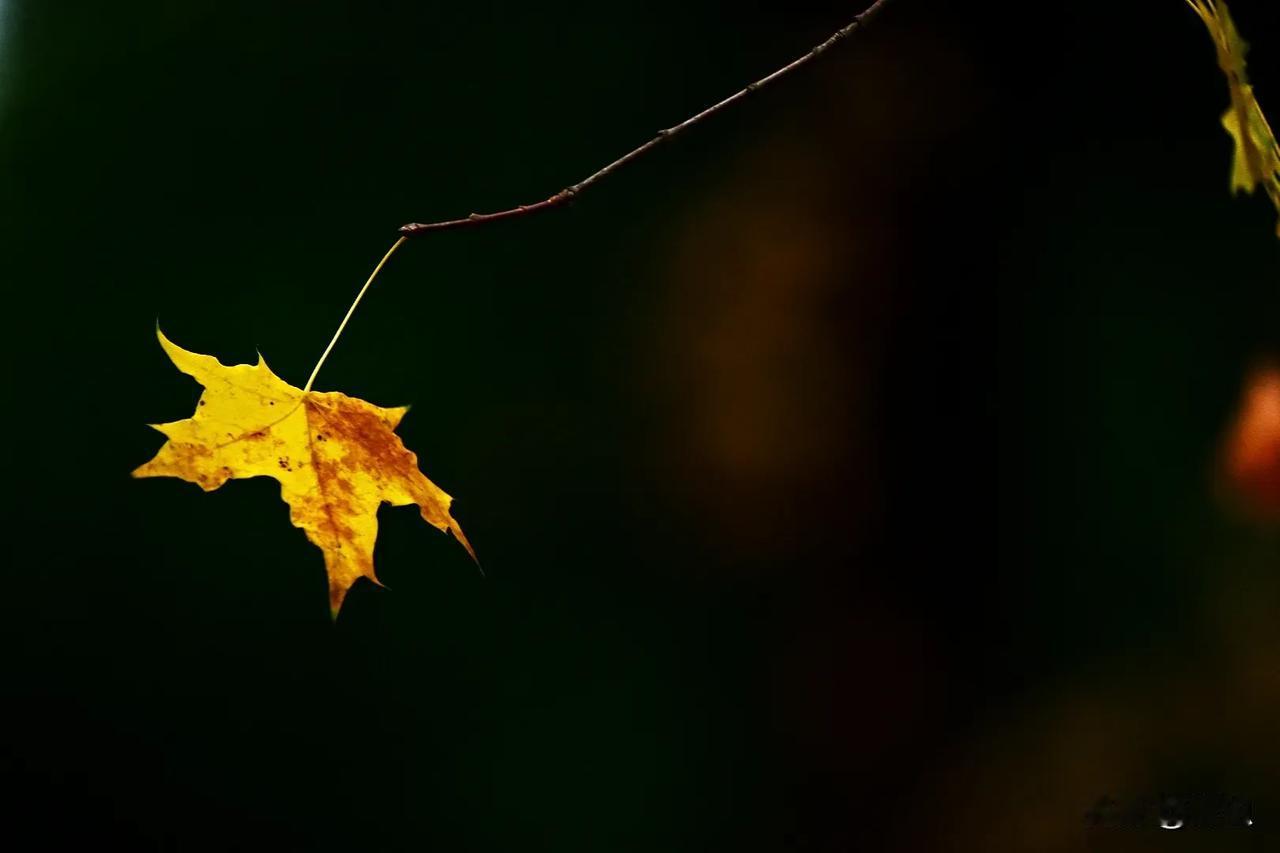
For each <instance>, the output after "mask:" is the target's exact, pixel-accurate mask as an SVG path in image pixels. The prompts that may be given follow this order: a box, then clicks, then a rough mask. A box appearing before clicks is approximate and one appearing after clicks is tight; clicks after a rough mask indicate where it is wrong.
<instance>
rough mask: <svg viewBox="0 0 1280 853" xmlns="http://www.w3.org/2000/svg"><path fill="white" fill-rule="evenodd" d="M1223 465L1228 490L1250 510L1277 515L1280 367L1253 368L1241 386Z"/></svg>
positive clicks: (1279, 500)
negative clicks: (1239, 405) (1237, 407)
mask: <svg viewBox="0 0 1280 853" xmlns="http://www.w3.org/2000/svg"><path fill="white" fill-rule="evenodd" d="M1225 464H1226V474H1227V478H1228V481H1229V482H1230V484H1231V487H1232V489H1233V490H1234V491H1235V492H1236V493H1237V494H1239V495H1240V496H1241V497H1243V498H1244V499H1245V500H1246V501H1247V502H1248V504H1249V506H1250V508H1251V509H1254V510H1258V511H1261V512H1263V513H1266V514H1268V515H1280V367H1277V366H1274V365H1273V366H1268V367H1265V368H1262V369H1260V370H1257V371H1255V372H1254V374H1253V375H1252V376H1251V377H1250V378H1249V381H1248V382H1247V384H1246V385H1245V392H1244V400H1243V405H1242V406H1241V408H1240V415H1239V417H1238V418H1237V420H1236V422H1235V424H1234V425H1233V426H1232V427H1231V431H1230V433H1229V435H1228V437H1227V445H1226V458H1225Z"/></svg>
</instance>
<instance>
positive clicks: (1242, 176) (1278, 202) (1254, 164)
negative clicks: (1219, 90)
mask: <svg viewBox="0 0 1280 853" xmlns="http://www.w3.org/2000/svg"><path fill="white" fill-rule="evenodd" d="M1187 4H1188V5H1190V6H1191V8H1192V9H1194V10H1195V13H1196V14H1197V15H1199V16H1200V20H1202V21H1204V25H1205V26H1206V27H1208V28H1209V35H1210V36H1211V37H1212V38H1213V43H1214V46H1215V47H1216V48H1217V49H1218V66H1219V67H1220V68H1221V69H1222V73H1223V74H1226V75H1227V88H1228V90H1229V91H1230V92H1231V106H1230V107H1229V108H1228V109H1227V111H1226V113H1224V114H1223V116H1222V126H1223V127H1225V128H1226V129H1227V133H1229V134H1231V138H1232V140H1234V141H1235V156H1234V159H1233V162H1232V166H1231V189H1232V191H1239V190H1245V191H1247V192H1253V191H1254V189H1256V188H1257V186H1258V184H1262V186H1263V188H1264V189H1265V190H1266V191H1267V195H1268V196H1270V197H1271V203H1272V204H1273V205H1275V207H1276V210H1277V211H1280V146H1277V145H1276V138H1275V134H1274V133H1272V132H1271V125H1270V124H1268V123H1267V117H1266V116H1265V115H1263V113H1262V107H1260V106H1259V105H1258V101H1257V99H1256V98H1255V97H1254V96H1253V87H1252V86H1250V85H1249V78H1248V77H1247V76H1246V74H1245V70H1244V55H1245V51H1246V50H1247V49H1248V45H1246V44H1245V42H1244V40H1243V39H1241V38H1240V33H1238V32H1237V31H1236V25H1235V23H1234V22H1233V21H1232V20H1231V14H1230V13H1229V12H1228V11H1227V4H1226V3H1224V2H1221V0H1187ZM1276 234H1277V236H1280V224H1277V226H1276Z"/></svg>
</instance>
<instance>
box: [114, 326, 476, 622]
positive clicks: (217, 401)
mask: <svg viewBox="0 0 1280 853" xmlns="http://www.w3.org/2000/svg"><path fill="white" fill-rule="evenodd" d="M156 334H157V335H158V336H159V338H160V345H161V346H162V347H164V350H165V352H166V353H168V355H169V358H170V359H172V360H173V363H174V365H176V366H177V368H178V369H179V370H181V371H182V372H183V373H185V374H187V375H188V376H190V377H192V378H193V379H195V380H196V381H197V382H199V383H200V384H201V385H203V386H204V389H205V391H204V393H203V394H202V395H201V396H200V401H199V402H198V403H197V404H196V411H195V414H194V415H193V416H192V417H190V418H187V419H186V420H182V421H175V422H173V423H168V424H159V425H156V426H155V428H156V429H158V430H159V431H160V432H162V433H164V434H165V435H166V436H167V437H168V439H169V440H168V441H167V442H165V444H164V445H163V446H162V447H161V448H160V451H159V452H158V453H157V454H156V456H155V458H154V459H152V460H151V461H150V462H148V463H146V464H145V465H143V466H141V467H139V468H138V469H137V470H135V471H134V472H133V476H135V477H178V478H181V479H183V480H187V481H189V482H192V483H195V484H197V485H199V486H200V488H202V489H204V490H205V491H212V490H213V489H216V488H218V487H219V486H221V485H222V484H223V483H225V482H226V481H227V480H229V479H233V478H242V477H273V478H275V479H276V480H279V481H280V495H281V497H282V498H284V501H285V503H287V504H288V505H289V508H290V518H291V520H292V521H293V523H294V525H295V526H297V527H301V528H302V529H303V530H304V531H305V532H306V534H307V538H308V539H310V540H311V541H312V542H314V543H315V544H316V545H318V546H319V547H320V550H321V551H323V552H324V562H325V568H326V569H327V570H328V573H329V604H330V607H331V609H332V613H333V615H334V616H336V615H337V613H338V608H339V607H341V605H342V600H343V598H344V597H345V596H346V594H347V590H348V589H349V588H350V587H351V585H352V584H353V583H355V581H356V579H357V578H360V577H367V578H369V579H370V580H371V581H373V582H374V583H378V579H377V577H376V576H375V575H374V571H373V544H374V540H375V539H376V538H377V536H378V517H377V513H378V507H379V505H381V504H382V503H383V502H386V503H389V504H392V505H393V506H406V505H408V504H417V505H418V507H419V509H420V510H421V512H422V517H423V518H424V519H426V520H427V522H428V523H430V524H432V525H434V526H435V527H437V528H439V529H440V530H448V531H452V533H453V535H454V537H456V538H457V540H458V541H459V542H461V543H462V545H463V547H464V548H466V549H467V552H468V553H469V554H471V557H472V559H475V552H474V551H472V549H471V545H470V543H468V542H467V538H466V537H465V536H464V535H463V533H462V528H461V527H459V526H458V523H457V522H456V521H454V519H453V516H451V515H450V514H449V504H450V502H451V500H452V499H451V498H450V497H449V496H448V495H447V494H445V493H444V492H443V491H441V490H440V489H439V488H438V487H437V486H436V485H435V484H434V483H432V482H431V481H430V480H428V479H427V478H426V477H425V476H423V474H422V472H421V471H419V470H418V459H417V456H415V455H414V454H413V453H411V452H410V451H408V450H406V449H405V446H404V444H402V443H401V441H400V437H399V436H398V435H396V434H395V432H394V430H395V428H396V426H397V425H398V424H399V423H400V419H401V418H402V417H404V414H405V412H407V411H408V407H407V406H406V407H400V408H394V409H384V408H381V407H379V406H374V405H372V404H370V403H366V402H365V401H364V400H358V399H356V398H354V397H348V396H346V395H345V394H339V393H332V392H330V393H320V392H316V391H303V390H302V389H300V388H295V387H293V386H292V385H290V384H288V383H287V382H285V381H284V380H282V379H280V378H279V377H278V376H276V375H275V374H274V373H272V372H271V369H270V368H268V367H267V364H266V362H265V361H264V360H262V358H261V357H259V360H258V363H257V364H255V365H249V364H240V365H235V366H233V367H227V366H226V365H224V364H222V363H221V362H219V361H218V360H217V359H216V358H214V357H213V356H208V355H199V354H197V353H193V352H187V351H186V350H184V349H182V348H181V347H179V346H177V345H175V344H174V343H172V342H171V341H170V340H169V339H168V338H166V337H165V336H164V334H163V333H162V332H160V330H159V329H157V330H156Z"/></svg>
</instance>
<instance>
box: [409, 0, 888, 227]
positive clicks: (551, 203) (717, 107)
mask: <svg viewBox="0 0 1280 853" xmlns="http://www.w3.org/2000/svg"><path fill="white" fill-rule="evenodd" d="M887 2H888V0H875V2H874V3H872V4H871V5H870V6H868V7H867V8H866V9H864V10H863V11H862V13H861V14H859V15H858V16H857V17H856V18H854V19H853V20H852V21H851V22H849V23H848V24H847V25H845V26H843V27H841V28H840V29H838V30H836V31H835V32H834V33H832V35H831V37H830V38H828V39H827V40H826V41H824V42H823V43H822V44H820V45H818V46H817V47H815V48H813V49H812V50H810V51H809V52H808V53H806V54H805V55H804V56H801V57H799V58H798V59H795V60H793V61H792V62H789V63H787V64H786V65H784V66H782V67H781V68H779V69H778V70H777V71H774V72H773V73H772V74H770V75H768V76H766V77H761V78H760V79H759V80H757V81H755V82H754V83H751V84H749V85H748V86H747V87H746V88H744V89H740V90H739V91H737V92H735V93H734V94H732V95H730V96H729V97H727V98H725V99H724V100H723V101H720V102H719V103H717V104H713V105H711V106H709V107H707V108H706V109H705V110H703V111H702V112H700V113H698V114H696V115H693V116H690V117H689V118H687V119H685V120H684V121H682V122H680V123H679V124H677V125H674V126H673V127H668V128H667V129H666V130H660V131H658V135H657V136H655V137H653V139H650V140H649V141H648V142H646V143H645V144H643V145H641V146H640V147H639V148H636V149H633V150H632V151H630V152H628V153H626V154H623V155H622V156H621V157H619V158H618V159H617V160H614V161H613V162H612V163H610V164H609V165H607V166H605V167H604V168H603V169H600V170H599V171H597V172H595V173H594V174H592V175H591V176H590V177H587V178H584V179H583V180H581V181H578V183H576V184H573V185H571V186H567V187H565V188H564V189H562V190H560V192H558V193H556V194H555V195H553V196H551V197H550V198H545V199H543V200H542V201H538V202H534V203H533V204H522V205H519V206H518V207H513V208H511V209H509V210H499V211H497V212H496V213H473V214H471V215H470V216H466V217H463V218H462V219H449V220H446V221H444V222H414V223H411V224H409V225H404V226H401V228H400V233H402V234H404V235H406V236H410V237H412V236H414V235H417V234H425V233H427V232H428V231H447V230H449V229H452V228H466V227H469V226H473V225H484V224H485V223H488V222H497V221H499V220H502V219H515V218H517V217H520V216H529V215H530V214H534V213H540V212H542V211H544V210H551V209H552V208H556V207H560V206H561V205H563V204H566V203H567V202H569V201H571V200H572V199H574V198H576V197H577V196H578V195H580V194H581V193H582V192H583V191H584V190H586V189H588V188H590V187H591V186H593V185H594V184H597V183H599V182H600V181H602V180H604V179H605V178H607V177H609V175H611V174H613V173H614V172H616V171H618V170H619V169H621V168H622V167H623V166H625V165H627V164H628V163H630V162H631V161H632V160H636V159H639V158H640V157H643V156H644V155H645V154H646V153H648V152H649V151H650V150H651V149H653V148H656V147H657V146H658V145H660V144H661V143H663V142H666V141H667V140H668V139H671V138H672V137H673V136H675V135H676V134H678V133H680V132H682V131H685V130H688V129H689V128H691V127H693V126H694V125H695V124H698V123H699V122H701V121H702V120H703V119H707V118H710V117H711V116H713V115H715V114H716V113H718V112H720V111H721V110H723V109H724V108H725V107H727V106H729V105H730V104H733V103H736V102H737V101H740V100H742V99H743V98H745V97H747V96H748V95H750V94H751V93H753V92H755V91H756V90H758V89H762V88H764V87H765V86H767V85H769V84H770V83H772V82H773V81H774V80H777V79H778V78H780V77H783V76H785V75H787V74H789V73H790V72H792V71H794V70H796V69H797V68H799V67H800V66H801V65H805V64H807V63H808V62H809V61H810V60H813V59H816V58H817V57H818V56H819V55H821V54H822V53H825V52H826V51H827V49H828V48H830V47H831V46H832V45H834V44H835V43H836V42H839V41H841V40H843V39H844V38H846V37H847V36H849V35H852V34H853V32H854V31H855V30H857V29H858V28H859V27H861V26H862V25H863V24H865V23H866V22H867V21H869V20H870V19H871V18H872V17H873V16H874V15H875V14H876V13H877V12H879V11H880V9H881V7H883V6H884V5H885V3H887Z"/></svg>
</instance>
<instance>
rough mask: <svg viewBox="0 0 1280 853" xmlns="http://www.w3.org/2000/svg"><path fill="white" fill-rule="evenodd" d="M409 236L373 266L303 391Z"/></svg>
mask: <svg viewBox="0 0 1280 853" xmlns="http://www.w3.org/2000/svg"><path fill="white" fill-rule="evenodd" d="M407 239H408V238H407V237H401V238H400V239H399V240H396V241H395V243H393V244H392V246H391V248H390V249H387V253H386V254H385V255H383V256H382V260H380V261H378V265H377V266H376V267H374V268H373V272H371V273H369V279H368V281H366V282H365V283H364V287H362V288H360V292H359V293H357V294H356V298H355V301H353V302H352V303H351V307H350V308H348V309H347V315H346V316H345V317H343V318H342V322H341V323H339V324H338V331H336V332H334V333H333V338H332V339H331V340H330V341H329V345H328V346H327V347H325V348H324V353H323V354H322V355H321V356H320V360H319V361H317V362H316V366H315V369H314V370H312V371H311V377H310V378H309V379H308V380H307V385H306V387H305V388H303V389H302V393H303V394H306V393H307V392H309V391H310V390H311V386H312V385H314V384H315V381H316V376H317V374H319V373H320V368H321V367H323V366H324V360H325V359H326V358H328V357H329V353H331V352H333V345H334V344H336V343H337V342H338V338H339V337H340V336H341V335H342V330H343V329H345V328H346V327H347V321H348V320H350V319H351V315H352V314H354V313H356V306H357V305H359V304H360V300H361V299H364V295H365V293H366V292H367V291H368V290H369V285H371V284H373V280H374V279H375V278H377V277H378V273H379V272H381V271H382V267H383V265H384V264H386V262H387V260H388V259H389V258H390V257H391V256H392V255H394V254H395V252H396V249H399V248H400V246H401V245H402V244H403V243H404V241H405V240H407Z"/></svg>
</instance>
